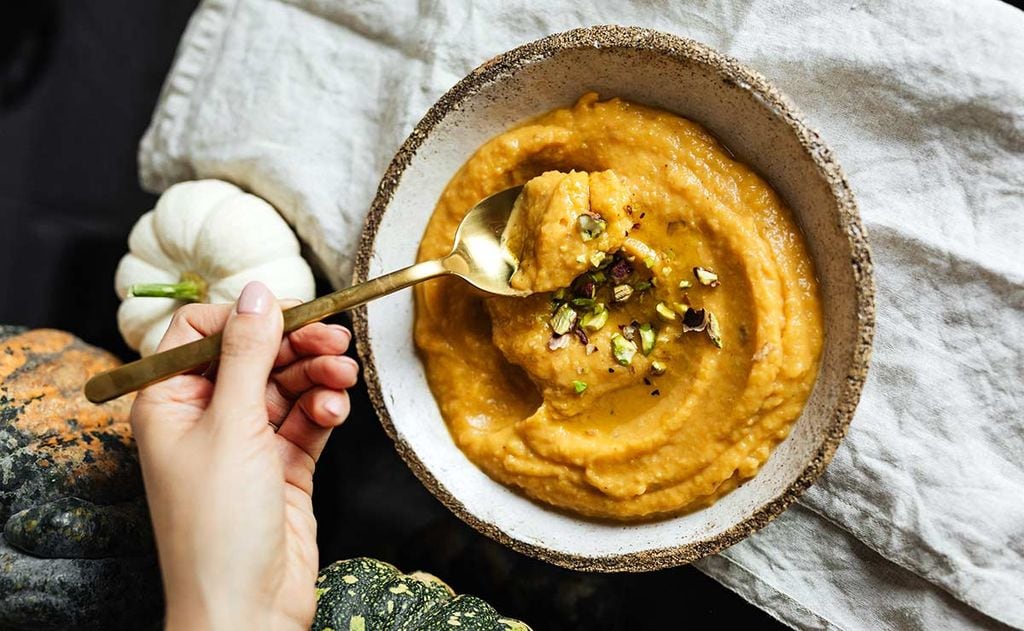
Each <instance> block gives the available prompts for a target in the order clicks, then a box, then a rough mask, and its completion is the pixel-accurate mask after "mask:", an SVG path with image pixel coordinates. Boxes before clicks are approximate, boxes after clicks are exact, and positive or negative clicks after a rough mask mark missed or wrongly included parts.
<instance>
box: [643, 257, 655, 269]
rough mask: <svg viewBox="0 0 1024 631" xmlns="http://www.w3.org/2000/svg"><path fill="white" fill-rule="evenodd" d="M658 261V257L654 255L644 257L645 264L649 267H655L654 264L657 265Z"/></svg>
mask: <svg viewBox="0 0 1024 631" xmlns="http://www.w3.org/2000/svg"><path fill="white" fill-rule="evenodd" d="M657 262H658V259H656V258H654V257H653V256H645V257H644V265H646V266H647V269H651V268H653V267H654V265H655V264H656V263H657Z"/></svg>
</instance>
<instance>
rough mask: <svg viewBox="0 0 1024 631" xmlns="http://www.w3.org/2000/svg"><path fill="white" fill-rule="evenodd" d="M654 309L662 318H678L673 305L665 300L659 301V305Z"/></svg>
mask: <svg viewBox="0 0 1024 631" xmlns="http://www.w3.org/2000/svg"><path fill="white" fill-rule="evenodd" d="M654 310H655V311H657V312H658V315H660V316H661V317H662V318H665V319H666V320H675V319H676V313H675V311H672V307H670V306H668V305H667V304H665V303H664V302H659V303H658V304H657V306H656V307H654Z"/></svg>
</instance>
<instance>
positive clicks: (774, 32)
mask: <svg viewBox="0 0 1024 631" xmlns="http://www.w3.org/2000/svg"><path fill="white" fill-rule="evenodd" d="M602 23H617V24H626V25H637V26H645V27H650V28H655V29H659V30H663V31H667V32H671V33H674V34H677V35H680V36H683V37H689V38H693V39H696V40H699V41H702V42H704V43H706V44H709V45H711V46H712V47H715V48H717V49H719V50H721V51H723V52H724V53H726V54H728V55H731V56H733V57H736V58H738V59H739V60H740V61H742V62H744V63H746V64H747V65H749V66H750V67H752V68H754V69H755V70H758V71H760V72H761V73H762V74H764V75H765V76H767V77H768V78H769V79H770V80H771V81H773V82H774V83H775V84H776V85H777V86H779V87H780V88H781V89H782V90H783V91H784V92H785V93H787V94H788V95H789V96H790V97H791V98H792V100H793V101H794V102H795V103H796V104H797V105H798V107H800V108H801V109H802V110H803V111H804V112H805V114H806V116H807V120H808V122H809V124H810V125H811V126H812V127H814V128H816V129H818V130H819V131H820V132H821V133H822V136H823V137H824V138H825V140H826V142H828V143H829V144H830V145H831V147H832V148H833V150H834V151H835V153H836V154H837V155H838V157H839V159H840V162H841V163H842V165H843V166H844V168H845V170H846V174H847V176H848V178H849V180H850V182H851V185H852V187H853V189H854V191H855V193H856V195H857V198H858V201H859V204H860V208H861V212H862V215H863V218H864V220H865V223H866V225H867V227H868V232H869V237H870V241H871V245H872V248H873V252H874V258H875V265H876V267H875V271H876V280H877V283H878V329H877V335H876V343H875V354H874V359H873V365H872V369H871V374H870V377H869V379H868V384H867V387H866V388H865V391H864V396H863V399H862V402H861V404H860V407H859V408H858V412H857V414H856V417H855V419H854V422H853V424H852V427H851V429H850V432H849V435H848V436H847V438H846V439H845V441H844V442H843V444H842V446H841V448H840V449H839V451H838V453H837V454H836V456H835V459H834V460H833V462H832V464H831V465H830V467H829V468H828V470H827V472H826V473H825V475H824V476H823V477H822V479H821V480H820V481H819V482H818V483H817V484H816V485H815V486H814V487H812V488H811V489H810V490H809V491H808V492H807V493H806V494H805V495H804V496H803V497H802V498H801V500H800V502H799V504H798V505H797V506H795V507H794V508H792V509H791V510H789V511H788V512H787V513H785V514H784V515H783V516H782V517H780V518H779V519H778V520H776V521H775V522H773V523H772V524H771V525H769V526H768V527H767V528H765V529H764V530H763V531H761V532H759V533H757V534H755V535H754V536H752V537H750V538H749V539H747V540H745V541H743V542H741V543H739V544H737V545H735V546H733V547H732V548H730V549H728V550H726V551H725V552H723V553H722V554H720V555H718V556H716V557H712V558H709V559H706V560H704V561H702V562H700V563H698V567H699V568H700V569H702V570H703V571H705V572H707V573H708V574H710V575H711V576H713V577H714V578H716V579H717V580H719V581H721V582H722V583H724V584H725V585H727V586H729V587H730V588H731V589H733V590H735V591H737V592H738V593H739V594H741V595H742V596H743V597H744V598H746V599H748V600H750V601H751V602H753V603H755V604H756V605H758V606H760V607H762V608H763V609H765V610H767V611H768V612H769V613H770V614H772V615H773V616H775V617H777V618H778V619H780V620H782V621H784V622H786V623H788V624H790V625H793V626H799V627H805V628H841V629H883V628H922V629H924V628H927V629H946V628H964V627H966V626H975V627H984V628H998V627H1001V626H1004V625H1010V626H1014V627H1022V628H1024V464H1022V462H1024V405H1022V404H1024V256H1022V251H1024V250H1022V248H1024V245H1022V244H1024V207H1022V206H1024V203H1022V201H1021V200H1022V190H1024V81H1022V79H1024V75H1022V68H1024V13H1021V12H1019V11H1017V10H1016V9H1014V8H1012V7H1010V6H1008V5H1005V4H1001V3H998V2H996V1H995V0H985V1H981V0H977V1H967V2H964V1H956V0H913V1H911V0H905V1H895V0H894V1H876V2H860V1H854V0H849V1H846V2H813V1H809V0H804V1H796V2H771V1H755V2H750V1H747V0H708V1H707V2H699V3H650V2H640V1H636V2H597V3H575V2H571V1H569V0H545V1H543V2H542V1H540V0H519V1H506V2H501V3H473V2H471V1H470V0H458V1H451V2H426V3H424V2H413V1H411V0H409V1H401V2H397V1H396V2H387V3H376V2H366V1H358V0H356V1H350V2H345V3H334V2H330V1H328V0H205V1H204V2H203V4H202V5H201V6H200V7H199V9H198V10H197V12H196V14H195V15H194V16H193V18H192V21H191V23H190V25H189V28H188V30H187V31H186V33H185V35H184V37H183V39H182V42H181V44H180V47H179V51H178V57H177V60H176V62H175V64H174V67H173V69H172V70H171V73H170V75H169V76H168V78H167V81H166V84H165V86H164V91H163V94H162V96H161V98H160V102H159V104H158V106H157V108H156V112H155V113H154V117H153V121H152V124H151V126H150V128H149V130H148V131H147V133H146V135H145V137H144V138H143V140H142V144H141V147H140V152H139V162H140V172H141V178H142V182H143V184H144V186H145V187H146V188H147V189H150V190H152V191H160V190H162V189H164V188H166V187H167V186H169V185H170V184H172V183H174V182H176V181H179V180H184V179H191V178H197V177H219V178H223V179H227V180H231V181H234V182H236V183H238V184H239V185H242V186H244V187H246V188H248V189H250V190H252V191H253V192H255V193H256V194H258V195H260V196H262V197H264V198H266V199H267V200H269V201H270V202H271V203H273V204H274V205H275V206H276V207H277V208H278V209H279V210H280V211H281V212H282V214H284V216H285V217H286V219H288V220H289V221H290V222H291V223H292V225H293V226H294V227H295V229H296V231H297V232H298V234H299V236H300V237H301V238H302V239H303V240H304V241H305V243H306V244H308V246H309V248H310V250H311V253H312V254H313V255H314V257H315V258H316V259H317V261H318V262H319V264H320V266H321V267H322V269H323V270H324V271H325V273H326V274H327V275H328V277H329V278H330V280H331V282H332V283H333V284H335V285H336V286H342V285H345V284H347V283H348V281H349V278H350V275H351V270H352V257H353V255H354V249H355V248H354V246H355V243H356V241H357V239H358V235H359V232H360V229H361V227H362V221H363V217H364V214H365V211H366V209H367V208H368V206H369V203H370V201H371V199H372V198H373V195H374V193H375V191H376V186H377V183H378V181H379V178H380V176H381V174H382V173H383V171H384V168H385V166H386V165H387V163H388V161H389V160H390V159H391V156H392V155H393V153H394V151H395V150H396V149H397V148H398V146H399V145H400V144H401V142H402V141H403V140H404V138H405V136H406V135H407V134H408V133H409V131H410V130H411V129H412V127H413V125H414V124H415V122H416V121H417V120H418V118H419V117H420V116H422V114H423V113H424V112H426V110H427V109H428V107H429V106H430V105H431V104H432V103H433V101H434V100H435V99H436V98H437V97H438V96H440V95H441V94H442V93H443V92H444V91H445V90H446V89H448V88H449V87H450V86H451V85H452V84H454V83H455V82H456V81H458V80H459V79H460V78H461V77H462V76H464V75H465V74H466V73H467V72H469V71H470V70H471V69H472V68H474V67H475V66H477V65H478V64H480V63H482V62H484V61H485V60H487V59H489V58H490V57H492V56H493V55H495V54H498V53H500V52H502V51H504V50H507V49H509V48H512V47H514V46H517V45H519V44H521V43H524V42H526V41H529V40H533V39H536V38H538V37H541V36H544V35H547V34H549V33H552V32H556V31H561V30H565V29H569V28H574V27H577V26H585V25H591V24H602Z"/></svg>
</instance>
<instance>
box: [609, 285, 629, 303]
mask: <svg viewBox="0 0 1024 631" xmlns="http://www.w3.org/2000/svg"><path fill="white" fill-rule="evenodd" d="M632 297H633V288H632V287H630V286H629V285H626V284H625V283H623V284H622V285H616V286H615V287H613V288H612V298H613V299H614V300H615V302H626V301H627V300H629V299H630V298H632Z"/></svg>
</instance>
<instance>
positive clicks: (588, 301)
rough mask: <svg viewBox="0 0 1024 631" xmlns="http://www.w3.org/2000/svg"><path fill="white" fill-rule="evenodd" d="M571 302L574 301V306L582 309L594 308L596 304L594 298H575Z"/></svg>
mask: <svg viewBox="0 0 1024 631" xmlns="http://www.w3.org/2000/svg"><path fill="white" fill-rule="evenodd" d="M569 302H570V303H572V306H574V307H580V308H582V309H592V308H593V307H594V305H595V304H596V303H595V302H594V299H593V298H573V299H572V300H570V301H569Z"/></svg>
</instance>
